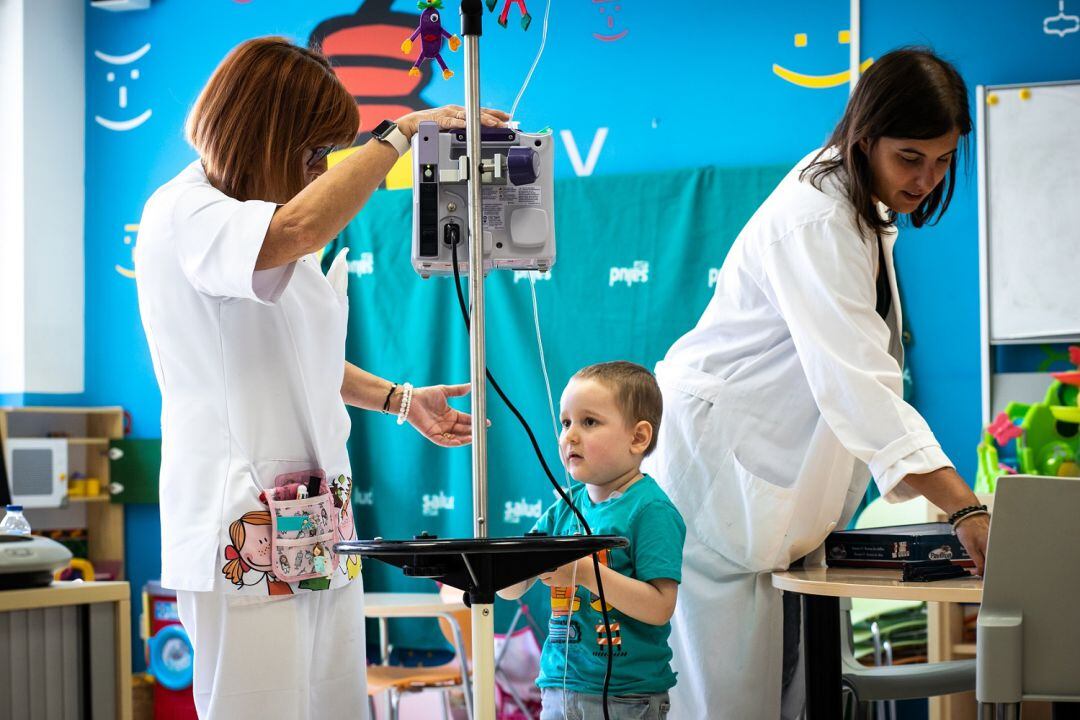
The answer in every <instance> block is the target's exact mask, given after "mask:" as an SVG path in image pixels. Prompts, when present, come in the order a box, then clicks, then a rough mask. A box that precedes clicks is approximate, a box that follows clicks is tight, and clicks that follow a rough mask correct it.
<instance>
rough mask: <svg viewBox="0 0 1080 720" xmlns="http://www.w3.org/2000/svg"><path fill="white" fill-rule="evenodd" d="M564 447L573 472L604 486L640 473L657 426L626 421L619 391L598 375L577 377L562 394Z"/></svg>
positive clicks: (561, 446) (561, 437) (565, 461)
mask: <svg viewBox="0 0 1080 720" xmlns="http://www.w3.org/2000/svg"><path fill="white" fill-rule="evenodd" d="M560 408H561V413H560V417H559V421H560V424H561V425H562V433H561V434H560V435H559V451H560V453H559V454H560V455H561V457H562V461H563V465H565V466H566V469H567V470H568V471H569V473H570V476H571V477H572V478H574V479H575V480H577V481H578V482H583V483H587V484H589V485H604V484H605V483H608V482H611V481H613V480H616V479H618V478H620V477H622V476H624V475H626V474H627V473H629V472H636V471H637V468H638V466H639V465H640V464H641V459H642V457H643V456H644V453H645V448H647V447H648V446H649V442H650V441H651V439H652V426H651V425H650V424H649V423H647V422H645V421H641V422H638V423H636V424H635V423H627V421H626V418H625V417H623V413H622V411H620V410H619V406H618V405H617V404H616V403H615V394H614V392H612V391H611V390H610V389H609V388H608V387H607V386H606V385H604V384H602V383H600V382H597V381H596V380H593V379H579V378H573V379H571V380H570V384H568V385H567V386H566V389H565V390H564V391H563V394H562V401H561V402H560Z"/></svg>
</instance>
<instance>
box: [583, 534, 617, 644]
mask: <svg viewBox="0 0 1080 720" xmlns="http://www.w3.org/2000/svg"><path fill="white" fill-rule="evenodd" d="M596 557H597V559H598V560H599V561H600V564H601V565H603V566H604V567H611V551H610V550H601V551H600V552H598V553H596ZM589 607H591V608H592V609H593V610H595V611H596V612H603V610H601V609H600V596H599V595H594V594H593V593H592V592H590V593H589ZM614 609H615V606H614V605H612V604H611V603H607V610H608V612H611V611H612V610H614ZM615 644H616V645H618V643H615Z"/></svg>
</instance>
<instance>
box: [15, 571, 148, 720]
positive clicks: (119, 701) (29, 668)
mask: <svg viewBox="0 0 1080 720" xmlns="http://www.w3.org/2000/svg"><path fill="white" fill-rule="evenodd" d="M130 593H131V590H130V589H129V586H128V584H127V583H126V582H104V581H103V582H86V583H84V582H54V583H53V584H52V585H51V586H49V587H41V588H29V589H26V590H3V591H0V613H21V612H23V613H28V614H29V613H38V612H44V613H46V615H45V616H44V617H42V618H41V622H40V623H38V622H37V621H31V622H28V623H27V622H24V623H23V624H24V625H29V626H30V627H34V628H38V627H40V628H42V629H43V631H44V633H45V634H44V636H42V637H33V638H32V637H30V636H29V634H26V635H24V639H25V640H26V641H27V642H28V643H34V644H36V646H37V647H39V648H40V652H35V653H34V654H33V656H32V657H28V658H27V661H28V662H27V663H26V665H25V666H24V667H23V668H22V669H23V670H25V671H26V672H27V673H28V675H27V676H26V681H27V682H28V683H29V682H31V681H32V679H33V678H32V677H31V675H33V676H35V677H38V678H45V677H47V676H48V675H49V674H50V673H54V672H55V668H53V667H51V665H52V664H54V663H56V662H61V663H62V662H63V661H62V660H57V653H59V656H60V657H63V656H66V655H67V654H68V653H67V652H66V649H65V643H67V642H70V641H71V640H72V638H66V637H63V636H64V633H65V630H64V627H65V626H64V625H63V618H62V617H60V616H55V617H54V615H55V613H57V612H59V611H58V610H54V608H67V607H71V606H78V605H89V606H90V607H89V616H88V617H87V619H86V622H85V623H82V633H83V638H84V640H83V641H84V642H86V643H87V650H88V652H89V655H90V656H92V657H93V658H94V661H93V662H91V663H90V665H89V671H88V674H87V678H88V681H89V683H90V690H89V694H88V697H89V698H90V702H91V707H89V708H86V709H87V710H88V711H90V712H93V714H94V717H116V718H119V719H120V720H130V718H131V595H130ZM50 610H51V612H50ZM12 622H14V620H12ZM4 627H6V628H7V631H8V632H13V630H12V628H14V627H15V626H14V625H12V626H10V627H9V626H7V625H6V624H5V626H4ZM18 632H20V633H21V631H18ZM110 635H111V637H109V636H110ZM8 641H9V642H10V641H11V638H9V639H8ZM110 649H111V652H110ZM68 661H70V662H81V657H80V658H79V659H77V660H71V658H68ZM16 670H17V668H16V667H15V666H14V665H12V666H11V671H12V672H13V673H14V672H16ZM49 682H50V688H49V690H48V697H47V698H46V699H45V703H46V706H47V707H52V705H53V704H54V703H55V704H56V707H58V708H59V707H60V706H67V705H68V704H71V703H75V704H76V705H75V707H77V706H78V704H79V703H80V702H81V700H79V699H76V698H75V697H65V695H66V694H70V693H72V692H75V693H76V694H77V692H78V690H77V688H76V687H75V686H72V687H68V685H70V683H65V682H62V681H60V680H59V679H58V678H56V677H54V678H53V679H52V680H50V681H49ZM19 684H22V682H20V683H19ZM27 687H29V686H27ZM95 687H101V688H106V687H108V688H110V689H111V690H112V692H100V693H95V692H94V688H95ZM28 695H30V693H27V692H25V688H24V690H23V691H20V692H15V691H14V689H13V692H12V695H11V698H10V700H9V699H5V700H3V702H9V701H10V702H16V703H17V704H16V706H15V707H14V708H12V712H13V713H14V714H13V715H12V717H29V711H28V710H27V714H25V715H24V714H22V710H23V709H24V708H22V706H21V705H18V703H27V702H31V703H34V702H36V698H28V697H27V696H28Z"/></svg>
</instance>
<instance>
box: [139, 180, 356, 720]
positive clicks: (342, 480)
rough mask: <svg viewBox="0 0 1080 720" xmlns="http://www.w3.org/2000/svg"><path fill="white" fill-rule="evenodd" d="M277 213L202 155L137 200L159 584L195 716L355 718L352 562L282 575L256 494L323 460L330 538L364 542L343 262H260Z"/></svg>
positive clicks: (309, 258)
mask: <svg viewBox="0 0 1080 720" xmlns="http://www.w3.org/2000/svg"><path fill="white" fill-rule="evenodd" d="M275 208H276V205H275V204H274V203H271V202H263V201H257V200H252V201H247V202H241V201H238V200H235V199H233V198H230V197H228V196H227V195H225V194H224V193H222V192H220V191H218V190H217V189H215V188H214V187H213V186H212V185H211V184H210V183H209V181H208V180H207V178H206V174H205V172H204V171H203V168H202V165H201V163H200V162H198V161H196V162H194V163H192V164H191V165H189V166H188V167H187V168H186V169H184V171H183V172H181V173H180V174H179V175H178V176H176V177H175V178H173V179H172V180H170V181H169V182H168V183H166V184H165V185H163V186H162V187H161V188H159V189H158V190H157V191H156V192H155V193H154V194H153V196H151V198H150V200H149V201H148V202H147V204H146V207H145V209H144V211H143V216H142V220H141V222H140V227H139V236H138V242H137V245H136V248H135V279H136V284H137V286H138V295H139V311H140V313H141V315H142V322H143V328H144V330H145V331H146V338H147V341H148V343H149V347H150V355H151V359H152V361H153V365H154V374H155V375H156V376H157V380H158V385H159V387H160V389H161V399H162V406H161V439H162V448H161V450H162V452H161V477H160V488H161V490H160V493H161V541H162V542H161V546H162V559H161V564H162V574H161V582H162V585H164V586H165V587H169V588H173V589H175V590H177V591H178V600H179V609H180V615H181V618H182V620H183V622H184V625H185V627H186V629H187V631H188V633H189V634H190V635H191V637H192V641H193V644H194V647H195V686H194V691H195V697H196V703H197V707H198V709H199V711H200V714H201V716H202V717H221V718H249V717H250V718H259V720H267V719H269V718H279V717H280V718H291V719H292V718H306V717H311V716H319V715H321V714H324V713H326V712H334V711H338V712H343V713H348V714H349V716H350V717H357V716H362V715H363V714H365V712H366V691H365V669H364V668H365V665H364V664H365V657H364V625H363V589H362V587H361V581H360V579H359V577H358V575H359V570H360V567H359V560H358V559H357V558H355V557H351V558H350V559H349V560H348V561H346V559H345V558H344V557H342V558H340V563H339V566H338V567H337V569H336V570H334V572H333V573H332V575H331V576H330V578H329V580H328V581H327V580H325V579H317V580H316V581H314V582H313V581H306V582H297V583H291V584H290V583H283V582H279V581H277V580H276V579H275V578H274V576H273V574H272V573H271V572H270V525H269V513H268V512H267V509H266V506H265V505H264V504H263V503H262V502H260V500H259V498H258V496H259V489H260V488H265V487H272V486H273V483H274V478H275V477H277V476H278V475H279V474H283V473H288V472H295V471H302V470H307V469H311V468H316V467H318V468H322V469H324V470H325V471H326V477H327V479H328V481H330V484H331V488H332V491H333V493H334V498H335V510H336V511H337V512H338V513H339V517H338V521H339V527H340V530H339V533H338V539H340V540H350V539H354V538H355V536H356V531H355V525H354V523H353V517H352V503H351V501H350V497H351V485H352V480H351V476H352V472H351V469H350V467H349V457H348V454H347V451H346V447H345V442H346V440H347V438H348V436H349V429H350V422H349V416H348V413H347V412H346V409H345V405H344V402H343V401H342V399H341V383H342V379H343V376H344V371H345V330H346V324H347V319H348V298H347V295H346V289H347V288H346V284H347V277H348V276H347V272H346V271H347V267H346V264H345V256H344V254H342V255H339V256H338V257H337V258H335V262H334V264H333V266H332V267H331V269H330V271H329V272H328V273H327V274H326V275H325V276H324V275H323V273H322V270H321V267H320V265H319V262H318V260H317V258H315V257H314V256H307V257H304V258H302V259H300V260H299V261H297V262H294V263H290V264H289V265H286V266H283V267H279V268H273V269H270V270H262V271H256V270H255V261H256V258H257V257H258V255H259V250H260V248H261V247H262V243H263V239H264V238H265V236H266V230H267V228H268V226H269V224H270V219H271V217H272V216H273V214H274V211H275ZM354 579H355V582H354V583H352V585H353V587H351V588H350V589H349V590H345V589H338V588H343V587H345V586H348V585H350V581H351V580H354ZM320 589H321V591H320ZM328 683H329V685H328Z"/></svg>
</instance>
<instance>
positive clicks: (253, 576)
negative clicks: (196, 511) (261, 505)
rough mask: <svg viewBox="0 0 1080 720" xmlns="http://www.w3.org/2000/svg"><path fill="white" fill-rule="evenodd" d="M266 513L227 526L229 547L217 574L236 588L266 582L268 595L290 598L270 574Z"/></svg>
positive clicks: (287, 590) (248, 515)
mask: <svg viewBox="0 0 1080 720" xmlns="http://www.w3.org/2000/svg"><path fill="white" fill-rule="evenodd" d="M271 531H272V525H271V520H270V511H269V510H253V511H251V512H247V513H244V514H243V515H242V516H240V518H238V519H237V520H234V521H233V522H232V523H231V524H230V525H229V539H230V540H231V541H232V544H231V545H228V546H226V548H225V565H224V567H222V568H221V573H222V574H223V575H224V576H225V577H226V578H227V579H228V580H229V582H231V583H232V584H233V585H235V586H236V587H237V588H240V589H243V588H246V587H254V586H257V585H260V584H262V583H264V582H265V583H266V589H267V594H268V595H292V594H293V592H292V588H291V587H289V584H288V583H284V582H281V581H280V580H277V579H275V578H274V576H273V575H272V574H271V572H270V571H271V558H270V533H271Z"/></svg>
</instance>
